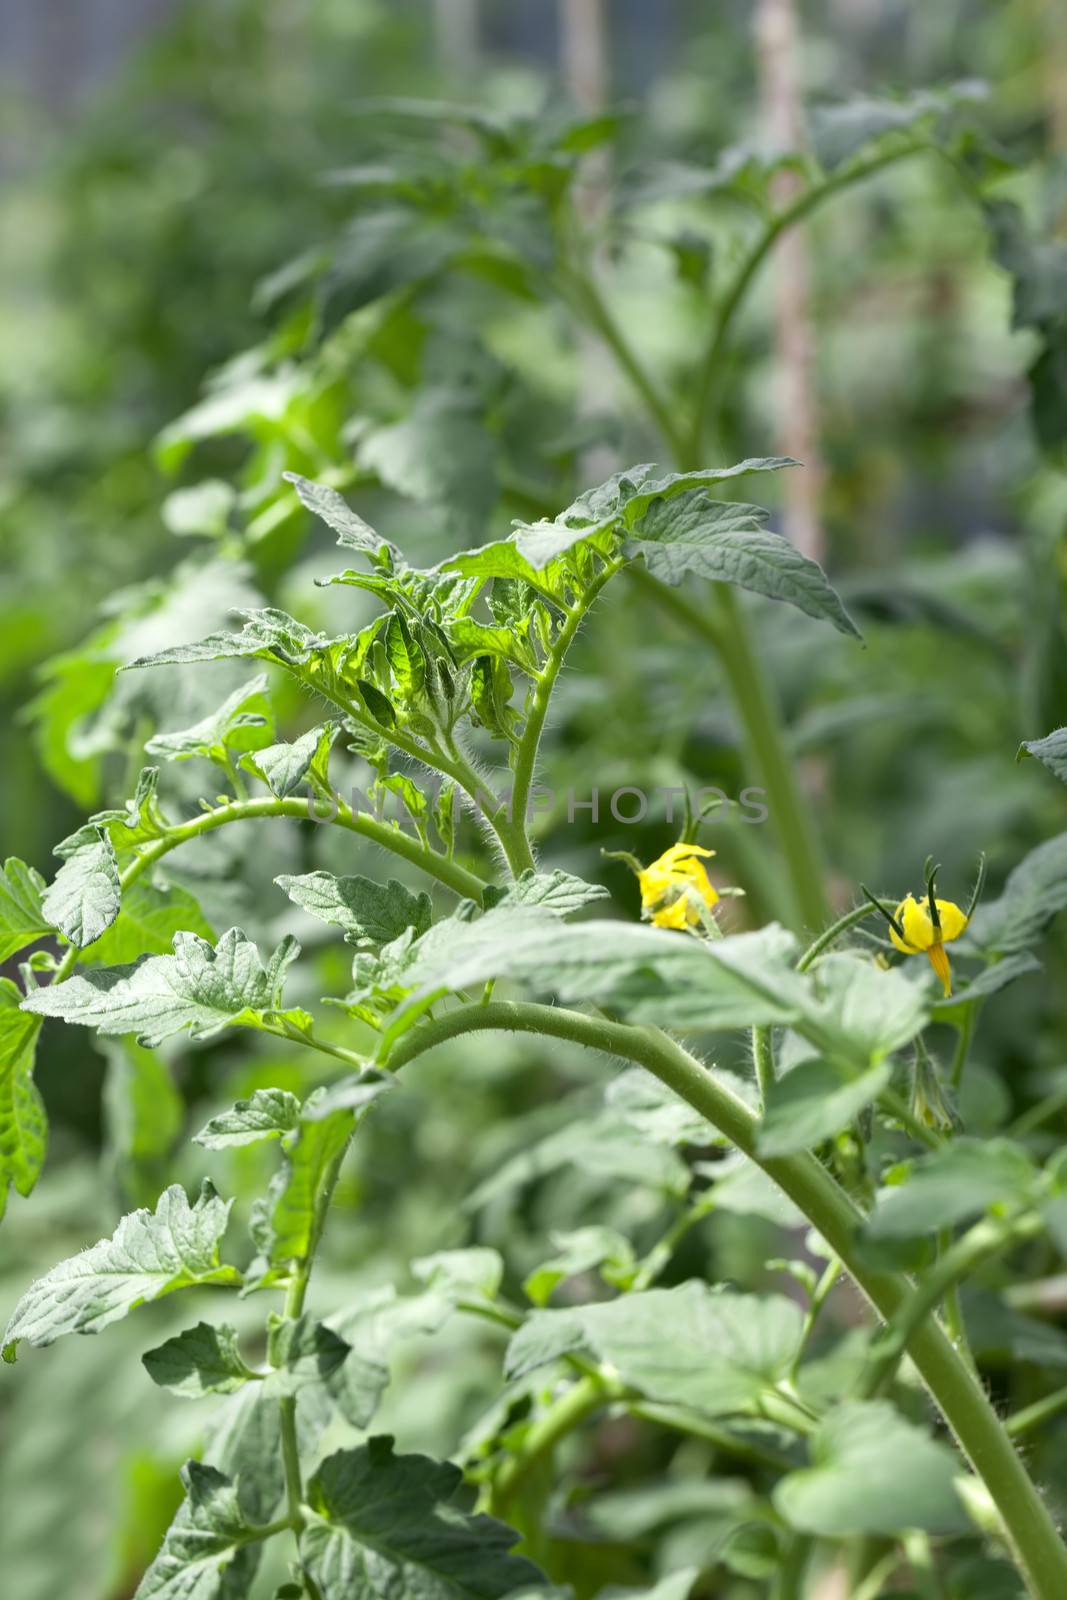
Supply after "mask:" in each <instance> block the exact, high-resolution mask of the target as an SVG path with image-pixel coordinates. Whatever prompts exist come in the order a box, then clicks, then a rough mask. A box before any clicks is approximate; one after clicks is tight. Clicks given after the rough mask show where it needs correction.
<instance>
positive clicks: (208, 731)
mask: <svg viewBox="0 0 1067 1600" xmlns="http://www.w3.org/2000/svg"><path fill="white" fill-rule="evenodd" d="M271 723H272V716H271V709H270V702H269V700H268V699H267V676H266V673H260V674H259V675H258V676H257V677H255V678H253V679H252V680H251V682H250V683H246V684H243V685H242V686H241V688H239V689H235V690H234V691H233V693H232V694H231V695H228V696H227V698H226V699H225V700H224V701H223V702H222V704H221V706H219V707H218V708H217V710H215V711H212V712H211V713H210V714H209V715H208V716H206V717H202V718H201V720H200V721H199V722H195V723H194V724H193V725H192V727H190V728H182V729H180V730H179V731H178V732H176V733H157V734H156V735H155V736H154V737H153V738H151V739H149V741H148V743H147V744H146V745H145V751H146V753H147V754H148V755H150V756H160V757H161V758H162V759H163V760H164V761H189V760H191V759H192V758H193V757H194V756H199V757H202V758H203V759H204V760H206V761H217V762H224V761H225V759H226V756H227V753H228V752H229V751H231V750H232V751H246V750H253V749H256V748H257V747H258V746H260V745H263V744H266V743H267V741H268V740H269V739H270V737H271Z"/></svg>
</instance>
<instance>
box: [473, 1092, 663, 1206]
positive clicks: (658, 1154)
mask: <svg viewBox="0 0 1067 1600" xmlns="http://www.w3.org/2000/svg"><path fill="white" fill-rule="evenodd" d="M566 1168H571V1169H572V1170H574V1171H576V1172H580V1173H581V1174H582V1177H583V1179H584V1181H585V1182H586V1183H589V1182H590V1181H593V1180H600V1181H601V1182H603V1181H607V1182H619V1183H625V1184H626V1185H627V1186H628V1187H629V1188H630V1189H635V1188H644V1189H650V1190H652V1191H653V1192H658V1193H660V1194H662V1195H668V1196H671V1197H672V1198H675V1199H677V1198H680V1197H681V1196H682V1195H684V1194H685V1193H686V1191H687V1189H688V1188H689V1185H690V1182H691V1174H690V1171H689V1168H688V1167H687V1166H686V1163H685V1162H684V1161H683V1160H682V1159H681V1157H680V1156H678V1155H677V1154H676V1153H675V1152H674V1151H673V1150H670V1149H667V1148H665V1147H664V1146H663V1145H662V1144H660V1145H656V1144H653V1143H651V1142H650V1141H649V1140H647V1139H646V1138H644V1136H643V1135H642V1134H639V1133H638V1132H637V1130H636V1129H635V1128H633V1127H632V1126H630V1124H629V1123H627V1122H625V1121H623V1120H622V1119H621V1118H619V1117H617V1116H615V1115H614V1114H613V1113H611V1112H607V1113H603V1114H601V1115H600V1116H589V1115H586V1116H584V1117H582V1118H580V1119H578V1120H576V1121H574V1122H569V1123H567V1124H566V1125H565V1126H564V1127H562V1128H557V1129H556V1130H555V1132H553V1133H550V1134H549V1135H548V1136H547V1137H546V1138H543V1139H539V1140H538V1141H537V1142H536V1143H535V1144H532V1145H527V1146H525V1147H524V1148H523V1149H521V1150H520V1151H519V1152H518V1153H517V1154H516V1155H513V1156H512V1157H511V1158H510V1160H508V1161H505V1162H504V1164H503V1166H501V1167H500V1168H498V1170H497V1171H496V1172H494V1173H493V1175H492V1176H491V1177H490V1178H487V1179H486V1180H485V1182H484V1183H481V1184H479V1185H478V1187H477V1188H476V1189H475V1190H474V1191H473V1193H472V1194H470V1195H468V1196H467V1201H466V1205H467V1208H468V1210H472V1211H473V1210H476V1209H478V1208H479V1207H481V1206H486V1205H489V1204H491V1203H492V1202H493V1201H494V1200H496V1199H497V1198H498V1197H499V1196H500V1195H502V1194H507V1193H508V1192H509V1191H510V1190H514V1189H518V1188H520V1187H522V1186H524V1185H526V1184H529V1183H534V1182H536V1181H537V1180H538V1179H541V1178H545V1177H548V1176H550V1175H551V1174H553V1173H557V1172H560V1171H561V1170H563V1169H566Z"/></svg>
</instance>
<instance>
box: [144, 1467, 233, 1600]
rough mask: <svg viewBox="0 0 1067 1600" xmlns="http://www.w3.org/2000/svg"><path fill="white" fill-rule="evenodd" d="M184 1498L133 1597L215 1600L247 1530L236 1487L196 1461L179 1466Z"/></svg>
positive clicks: (160, 1599) (211, 1468)
mask: <svg viewBox="0 0 1067 1600" xmlns="http://www.w3.org/2000/svg"><path fill="white" fill-rule="evenodd" d="M182 1483H183V1484H184V1485H185V1494H186V1498H185V1501H184V1502H183V1504H182V1506H181V1507H180V1509H179V1511H178V1514H177V1516H176V1517H175V1519H174V1521H173V1522H172V1523H171V1525H170V1527H169V1529H168V1530H167V1534H166V1537H165V1538H164V1540H163V1547H162V1549H161V1550H160V1552H159V1554H158V1555H157V1556H156V1558H155V1560H154V1561H153V1562H152V1565H151V1566H150V1567H149V1569H148V1571H147V1572H146V1573H145V1575H144V1577H143V1578H142V1579H141V1582H140V1584H139V1585H138V1588H137V1593H136V1595H135V1596H134V1600H221V1597H222V1595H223V1594H224V1593H225V1592H227V1591H226V1590H224V1589H223V1587H222V1585H223V1582H224V1578H225V1573H226V1569H227V1567H229V1566H230V1564H231V1562H232V1561H233V1560H234V1557H235V1556H236V1555H237V1552H238V1551H239V1550H240V1548H241V1546H242V1545H243V1544H245V1543H247V1541H248V1539H249V1536H250V1531H251V1530H250V1529H249V1525H248V1522H247V1520H246V1519H245V1515H244V1512H243V1511H242V1509H241V1506H240V1502H239V1501H238V1498H237V1490H236V1488H235V1486H234V1485H233V1484H232V1483H231V1482H230V1479H229V1478H227V1477H226V1476H225V1475H224V1474H223V1473H221V1472H219V1471H217V1470H216V1468H214V1467H208V1466H205V1465H204V1464H203V1462H201V1461H187V1462H186V1464H185V1466H184V1467H183V1468H182Z"/></svg>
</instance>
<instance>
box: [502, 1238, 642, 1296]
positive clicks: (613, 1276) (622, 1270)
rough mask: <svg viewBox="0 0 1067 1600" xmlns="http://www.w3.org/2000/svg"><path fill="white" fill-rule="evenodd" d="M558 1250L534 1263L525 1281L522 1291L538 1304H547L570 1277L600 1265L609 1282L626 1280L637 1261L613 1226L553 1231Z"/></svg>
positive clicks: (627, 1241)
mask: <svg viewBox="0 0 1067 1600" xmlns="http://www.w3.org/2000/svg"><path fill="white" fill-rule="evenodd" d="M550 1239H551V1242H552V1245H553V1246H554V1248H555V1251H556V1254H555V1255H553V1256H550V1257H549V1259H548V1260H547V1261H543V1262H541V1264H540V1266H538V1267H535V1268H534V1270H533V1272H531V1273H529V1274H528V1275H527V1277H526V1278H525V1280H524V1281H523V1285H522V1287H523V1292H524V1293H525V1294H526V1296H527V1298H528V1299H530V1300H532V1301H533V1303H534V1305H535V1306H546V1305H547V1304H548V1302H549V1300H550V1298H551V1296H552V1291H553V1290H554V1289H555V1288H557V1287H558V1285H559V1284H561V1283H563V1282H565V1280H566V1279H567V1278H574V1277H577V1276H579V1275H580V1274H583V1273H587V1272H592V1271H593V1269H594V1268H595V1267H596V1268H600V1269H601V1276H602V1277H603V1278H604V1279H605V1281H606V1282H608V1283H613V1284H616V1285H619V1284H622V1283H624V1282H625V1281H626V1280H627V1278H628V1276H629V1273H630V1271H631V1269H632V1267H633V1265H634V1252H633V1247H632V1245H631V1244H630V1241H629V1239H627V1238H626V1237H625V1236H624V1235H623V1234H621V1233H618V1232H617V1231H616V1229H614V1228H604V1227H597V1226H592V1227H588V1228H575V1229H574V1231H573V1232H571V1233H553V1234H551V1235H550Z"/></svg>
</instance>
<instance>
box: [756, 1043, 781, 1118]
mask: <svg viewBox="0 0 1067 1600" xmlns="http://www.w3.org/2000/svg"><path fill="white" fill-rule="evenodd" d="M752 1060H753V1062H754V1063H755V1067H756V1082H757V1083H758V1084H759V1094H760V1105H761V1106H762V1107H763V1109H764V1110H765V1111H766V1109H767V1101H768V1100H769V1099H770V1095H771V1090H772V1089H773V1088H774V1081H775V1071H774V1035H773V1034H772V1033H771V1030H770V1028H768V1027H760V1028H753V1030H752Z"/></svg>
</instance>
